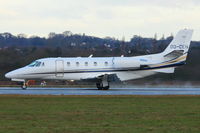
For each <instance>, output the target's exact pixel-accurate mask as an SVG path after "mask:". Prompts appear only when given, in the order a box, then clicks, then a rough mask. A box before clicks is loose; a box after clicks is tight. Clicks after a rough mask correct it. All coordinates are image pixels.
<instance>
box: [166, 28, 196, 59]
mask: <svg viewBox="0 0 200 133" xmlns="http://www.w3.org/2000/svg"><path fill="white" fill-rule="evenodd" d="M192 34H193V30H188V29H184V30H180V31H179V32H178V33H177V35H176V36H175V38H174V39H173V40H172V42H171V43H170V44H169V46H168V47H167V48H166V49H165V50H164V52H163V54H164V56H169V55H170V54H171V55H172V54H177V55H181V54H182V55H183V54H187V53H188V50H189V47H190V42H191V39H192Z"/></svg>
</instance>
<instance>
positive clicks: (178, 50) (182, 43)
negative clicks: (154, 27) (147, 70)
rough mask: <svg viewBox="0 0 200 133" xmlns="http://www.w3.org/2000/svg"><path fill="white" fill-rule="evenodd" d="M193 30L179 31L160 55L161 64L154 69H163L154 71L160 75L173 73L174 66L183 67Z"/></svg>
mask: <svg viewBox="0 0 200 133" xmlns="http://www.w3.org/2000/svg"><path fill="white" fill-rule="evenodd" d="M192 34H193V30H187V29H185V30H180V31H179V32H178V33H177V35H176V36H175V38H174V39H173V40H172V42H171V43H170V44H169V46H168V47H167V48H166V49H165V50H164V52H162V53H161V54H160V55H161V56H162V57H163V62H162V63H161V64H157V65H155V66H154V67H158V68H159V67H163V69H158V70H154V71H156V72H162V73H174V69H175V67H176V66H180V65H184V64H185V61H186V58H187V53H188V50H189V47H190V42H191V38H192Z"/></svg>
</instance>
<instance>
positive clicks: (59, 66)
mask: <svg viewBox="0 0 200 133" xmlns="http://www.w3.org/2000/svg"><path fill="white" fill-rule="evenodd" d="M63 76H64V61H63V60H56V77H63Z"/></svg>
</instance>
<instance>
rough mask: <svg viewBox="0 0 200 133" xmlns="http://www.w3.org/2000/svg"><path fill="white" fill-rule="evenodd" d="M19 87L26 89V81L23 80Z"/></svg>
mask: <svg viewBox="0 0 200 133" xmlns="http://www.w3.org/2000/svg"><path fill="white" fill-rule="evenodd" d="M21 88H22V89H23V90H26V89H27V85H26V82H24V83H23V84H22V85H21Z"/></svg>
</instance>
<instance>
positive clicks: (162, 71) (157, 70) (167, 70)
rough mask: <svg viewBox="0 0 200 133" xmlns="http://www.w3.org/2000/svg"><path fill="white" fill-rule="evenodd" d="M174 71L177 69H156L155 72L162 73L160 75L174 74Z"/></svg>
mask: <svg viewBox="0 0 200 133" xmlns="http://www.w3.org/2000/svg"><path fill="white" fill-rule="evenodd" d="M174 70H175V68H174V67H172V68H164V69H156V70H153V71H155V72H160V73H174Z"/></svg>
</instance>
